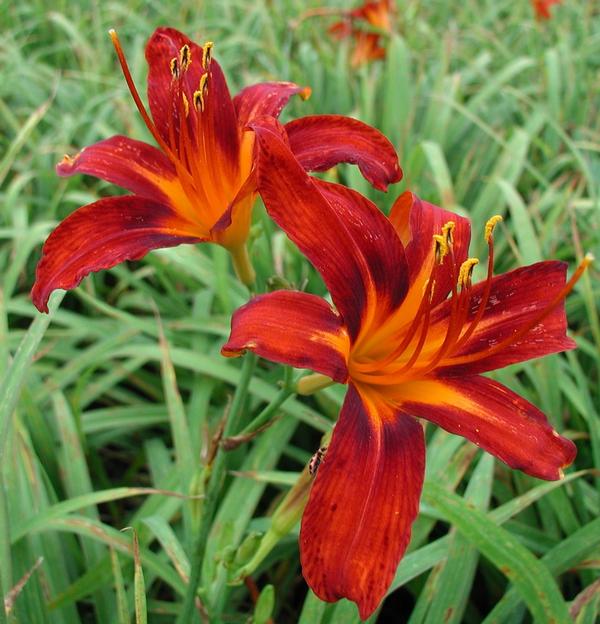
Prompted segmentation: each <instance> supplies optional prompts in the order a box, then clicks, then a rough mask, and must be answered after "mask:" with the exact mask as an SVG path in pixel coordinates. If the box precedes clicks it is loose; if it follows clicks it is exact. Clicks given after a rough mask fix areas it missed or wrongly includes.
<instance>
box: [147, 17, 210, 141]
mask: <svg viewBox="0 0 600 624" xmlns="http://www.w3.org/2000/svg"><path fill="white" fill-rule="evenodd" d="M185 45H187V46H188V47H189V49H190V58H191V63H190V64H189V66H188V69H187V70H186V71H185V72H184V73H183V74H182V76H181V80H182V81H183V86H184V91H185V92H186V96H188V97H189V95H190V94H193V93H194V91H195V90H196V89H198V85H199V83H200V77H201V76H202V74H203V73H205V70H204V68H203V67H202V63H201V59H202V48H201V47H200V46H199V45H197V44H196V43H194V42H193V41H192V40H191V39H189V38H188V37H186V36H185V35H184V34H183V33H181V32H179V31H178V30H175V29H174V28H157V29H156V30H155V31H154V33H153V34H152V36H151V37H150V39H149V40H148V43H147V44H146V61H147V62H148V104H149V105H150V112H151V113H152V119H153V120H154V124H155V125H156V128H157V130H158V132H159V134H160V135H161V137H162V138H163V139H164V141H165V142H166V143H167V144H171V139H170V137H171V135H172V134H174V136H175V137H178V136H179V126H180V119H179V112H180V110H181V108H180V107H179V106H177V102H175V100H174V89H173V87H174V80H173V74H172V71H171V61H172V59H177V60H179V55H180V52H181V49H182V48H183V46H185ZM190 101H191V100H190ZM176 144H177V141H176Z"/></svg>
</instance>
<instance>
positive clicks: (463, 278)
mask: <svg viewBox="0 0 600 624" xmlns="http://www.w3.org/2000/svg"><path fill="white" fill-rule="evenodd" d="M478 264H479V260H478V259H477V258H467V259H466V260H465V261H464V262H463V263H462V264H461V265H460V270H459V272H458V285H459V286H460V288H464V287H465V286H468V285H469V284H470V283H471V276H472V275H473V269H474V268H475V266H476V265H478Z"/></svg>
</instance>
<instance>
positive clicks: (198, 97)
mask: <svg viewBox="0 0 600 624" xmlns="http://www.w3.org/2000/svg"><path fill="white" fill-rule="evenodd" d="M194 108H195V109H196V110H204V98H203V97H202V91H194Z"/></svg>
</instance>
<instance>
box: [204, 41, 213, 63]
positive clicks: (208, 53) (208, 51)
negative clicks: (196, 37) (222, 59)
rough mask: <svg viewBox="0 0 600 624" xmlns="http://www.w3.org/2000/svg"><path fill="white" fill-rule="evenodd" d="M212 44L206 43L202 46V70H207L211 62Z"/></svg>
mask: <svg viewBox="0 0 600 624" xmlns="http://www.w3.org/2000/svg"><path fill="white" fill-rule="evenodd" d="M213 45H214V44H213V42H212V41H207V42H206V43H205V44H204V46H202V68H203V69H207V68H208V65H209V64H210V61H211V60H212V48H213Z"/></svg>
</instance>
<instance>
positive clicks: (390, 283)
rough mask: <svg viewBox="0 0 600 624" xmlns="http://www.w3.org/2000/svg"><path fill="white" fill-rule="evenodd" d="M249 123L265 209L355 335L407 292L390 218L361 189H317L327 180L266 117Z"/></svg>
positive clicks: (398, 245) (353, 335) (404, 274)
mask: <svg viewBox="0 0 600 624" xmlns="http://www.w3.org/2000/svg"><path fill="white" fill-rule="evenodd" d="M263 119H264V118H263ZM253 128H254V129H255V132H256V136H257V141H258V145H259V149H258V176H259V192H260V193H261V196H262V198H263V200H264V202H265V205H266V207H267V210H268V211H269V214H270V215H271V217H272V218H273V219H274V220H275V221H276V222H277V223H278V225H279V226H280V227H281V228H282V229H283V230H284V231H285V232H286V233H287V235H288V236H289V237H290V238H291V239H292V241H294V243H296V245H298V247H299V248H300V250H301V251H302V252H303V253H304V254H305V255H306V256H307V257H308V259H309V260H310V261H311V262H312V263H313V265H314V266H315V267H316V268H317V270H318V271H319V272H320V273H321V275H322V276H323V280H324V281H325V283H326V285H327V287H328V289H329V292H330V293H331V296H332V298H333V301H334V303H335V305H336V307H337V308H338V310H339V311H340V313H341V314H342V317H343V319H344V322H345V323H346V326H347V327H348V330H349V333H350V336H351V338H355V337H356V336H357V334H358V332H359V330H360V327H361V325H362V322H363V320H364V319H365V318H367V317H368V316H369V315H370V313H372V312H373V311H374V310H376V311H377V312H378V313H381V314H383V313H384V312H385V311H386V310H389V309H391V308H393V307H395V306H396V305H397V304H398V302H400V301H401V300H402V297H403V296H404V293H405V292H406V277H407V276H406V271H405V270H404V252H403V250H402V245H401V243H400V240H399V238H398V236H397V235H396V233H395V232H394V230H393V228H392V227H391V226H390V224H389V222H388V221H387V219H386V218H385V217H384V216H383V215H382V214H381V213H380V212H379V211H378V210H377V208H376V207H375V206H374V205H373V204H372V203H371V202H369V201H368V200H366V199H364V198H362V197H361V196H360V195H359V194H357V193H355V192H353V191H349V190H347V189H346V190H343V189H340V190H339V192H337V193H335V198H334V193H333V191H330V193H329V196H328V199H329V201H328V199H327V198H326V197H325V195H324V194H323V192H321V190H320V189H323V188H324V187H323V186H322V185H319V184H318V183H317V182H315V181H314V180H313V179H312V178H310V176H308V175H307V174H306V172H305V171H304V170H303V169H302V167H301V166H300V164H299V163H298V161H297V160H296V159H295V158H294V156H293V154H292V153H291V152H290V150H289V148H288V147H287V146H286V145H285V144H284V143H283V142H282V141H281V139H280V137H279V136H278V134H277V133H276V132H275V131H273V130H272V129H271V127H270V125H269V124H266V123H264V124H263V121H262V120H261V122H260V124H259V123H255V124H253ZM328 188H330V187H328ZM391 258H393V259H395V263H396V264H395V266H393V267H391V266H389V265H390V259H391ZM388 268H389V271H388V270H386V269H388ZM396 287H397V290H395V288H396ZM390 293H391V297H392V298H391V299H389V298H388V297H389V296H390Z"/></svg>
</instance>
